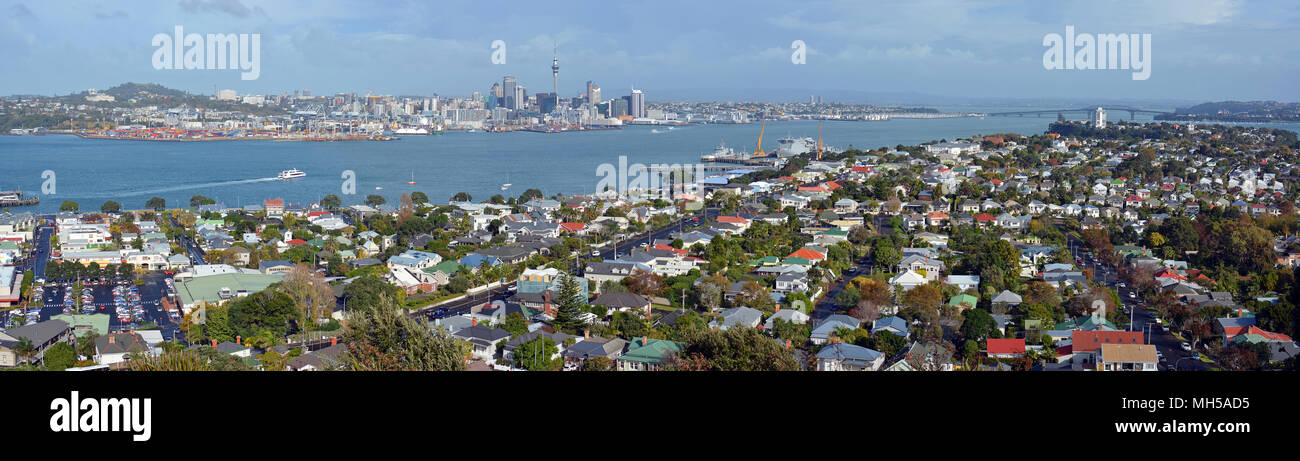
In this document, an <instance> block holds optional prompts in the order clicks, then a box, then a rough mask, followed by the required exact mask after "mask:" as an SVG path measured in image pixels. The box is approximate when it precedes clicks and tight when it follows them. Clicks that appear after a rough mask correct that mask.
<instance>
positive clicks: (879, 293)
mask: <svg viewBox="0 0 1300 461" xmlns="http://www.w3.org/2000/svg"><path fill="white" fill-rule="evenodd" d="M849 283H850V284H852V285H853V286H854V287H856V288H857V289H858V297H859V298H860V299H861V300H862V301H869V302H872V303H874V304H876V305H877V306H882V305H885V304H889V300H890V298H892V297H893V296H894V294H893V290H891V289H890V288H889V283H888V282H885V281H883V280H876V279H872V278H867V277H855V278H854V279H853V280H850V281H849Z"/></svg>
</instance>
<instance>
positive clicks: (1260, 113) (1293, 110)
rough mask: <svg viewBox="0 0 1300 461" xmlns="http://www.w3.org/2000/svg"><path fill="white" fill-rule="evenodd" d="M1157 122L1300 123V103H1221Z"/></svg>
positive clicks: (1161, 117)
mask: <svg viewBox="0 0 1300 461" xmlns="http://www.w3.org/2000/svg"><path fill="white" fill-rule="evenodd" d="M1156 119H1157V120H1183V121H1210V122H1300V103H1294V102H1277V101H1219V102H1207V103H1202V104H1197V105H1195V106H1192V107H1187V108H1179V109H1177V110H1175V111H1174V113H1172V114H1162V115H1158V116H1156Z"/></svg>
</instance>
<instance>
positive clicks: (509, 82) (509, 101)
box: [501, 75, 520, 109]
mask: <svg viewBox="0 0 1300 461" xmlns="http://www.w3.org/2000/svg"><path fill="white" fill-rule="evenodd" d="M517 84H518V82H516V81H515V76H513V75H507V76H506V78H504V79H502V82H501V87H502V89H501V92H502V93H505V95H504V97H505V100H504V101H503V102H504V103H505V106H506V108H507V109H518V108H519V103H520V101H519V100H518V99H516V98H517V97H518V93H517V92H516V90H517V88H516V86H517Z"/></svg>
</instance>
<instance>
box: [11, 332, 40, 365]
mask: <svg viewBox="0 0 1300 461" xmlns="http://www.w3.org/2000/svg"><path fill="white" fill-rule="evenodd" d="M14 352H17V353H18V355H19V356H21V357H22V358H23V363H24V364H26V365H31V364H32V356H33V355H36V346H34V345H33V344H32V340H30V339H28V338H21V339H19V340H18V344H17V345H15V346H14Z"/></svg>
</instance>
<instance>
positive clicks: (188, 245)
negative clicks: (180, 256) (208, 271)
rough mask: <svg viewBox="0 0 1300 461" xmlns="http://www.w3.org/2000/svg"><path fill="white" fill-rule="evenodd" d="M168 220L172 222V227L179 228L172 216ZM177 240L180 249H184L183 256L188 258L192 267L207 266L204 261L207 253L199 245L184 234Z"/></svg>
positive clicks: (179, 225)
mask: <svg viewBox="0 0 1300 461" xmlns="http://www.w3.org/2000/svg"><path fill="white" fill-rule="evenodd" d="M169 219H170V220H171V222H172V227H177V228H179V227H181V224H180V223H179V222H177V221H176V217H174V216H173V217H171V218H169ZM177 240H178V241H179V242H180V244H181V247H183V248H185V255H186V256H188V257H189V258H190V263H191V264H194V265H203V264H207V262H206V260H205V259H204V257H206V256H207V253H205V252H204V251H203V249H202V248H199V245H198V244H197V243H195V242H194V240H193V239H191V238H189V236H187V235H185V234H181V235H180V237H178V238H177Z"/></svg>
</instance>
